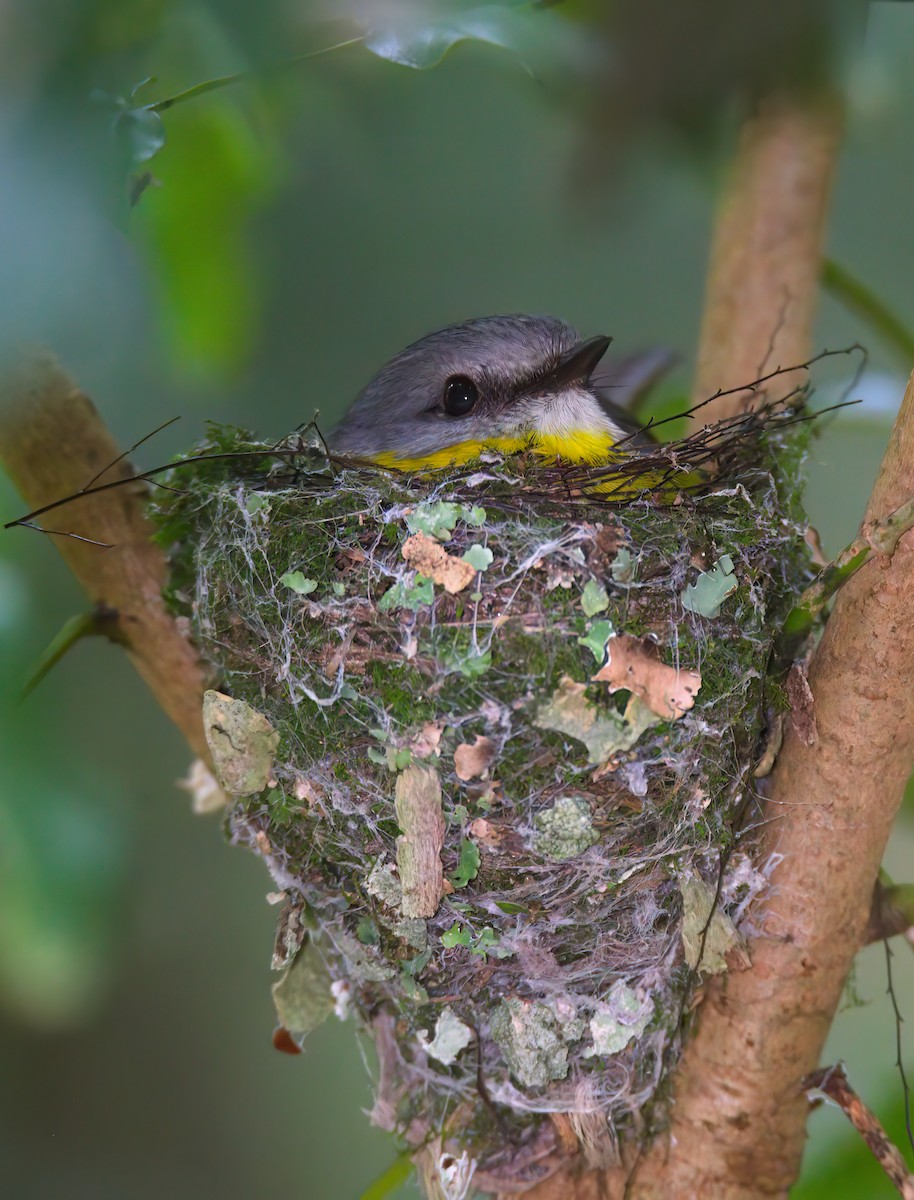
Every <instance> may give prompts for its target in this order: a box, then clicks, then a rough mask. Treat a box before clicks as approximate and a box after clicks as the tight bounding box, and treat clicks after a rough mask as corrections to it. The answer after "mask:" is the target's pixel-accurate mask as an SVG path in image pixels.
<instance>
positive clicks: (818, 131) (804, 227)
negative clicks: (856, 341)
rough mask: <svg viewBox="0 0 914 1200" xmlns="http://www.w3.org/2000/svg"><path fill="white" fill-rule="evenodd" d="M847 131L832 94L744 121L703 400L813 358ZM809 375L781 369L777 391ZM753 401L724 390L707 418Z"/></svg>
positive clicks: (708, 310) (704, 353)
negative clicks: (830, 215) (836, 174)
mask: <svg viewBox="0 0 914 1200" xmlns="http://www.w3.org/2000/svg"><path fill="white" fill-rule="evenodd" d="M840 134H841V113H840V106H839V105H838V102H837V101H836V100H835V99H833V98H831V97H822V98H820V99H819V100H818V101H816V102H814V103H812V102H810V103H808V104H800V103H798V102H797V101H796V100H793V99H790V98H786V97H769V98H768V99H767V100H765V101H764V102H763V103H762V104H761V105H760V106H759V109H758V111H757V113H756V114H755V115H754V116H753V117H752V118H750V119H749V120H747V121H746V122H745V124H744V126H743V130H742V133H741V136H740V143H739V147H738V149H737V153H736V156H735V158H734V162H733V165H732V168H731V171H730V175H729V178H728V180H727V183H726V185H725V187H724V192H723V196H722V199H721V204H720V209H719V212H718V217H717V221H716V224H715V229H714V238H713V244H712V247H711V261H710V266H709V271H708V281H707V291H706V297H705V308H704V317H703V321H702V327H701V337H700V341H699V350H698V367H697V371H696V376H695V386H694V389H693V398H694V400H695V402H696V403H699V402H700V401H702V400H706V399H707V398H708V397H709V396H713V395H715V393H717V392H718V391H720V390H721V389H723V388H733V387H739V386H741V385H742V384H748V383H750V382H751V381H752V380H753V379H757V378H758V377H759V376H760V375H762V374H764V373H766V372H768V371H771V370H773V369H775V368H776V367H789V366H793V365H794V364H797V363H802V362H805V361H806V359H807V358H809V354H810V346H811V344H812V326H813V320H814V318H815V312H816V302H817V298H818V290H819V273H820V269H821V254H822V241H823V236H824V231H825V218H826V213H827V211H828V195H829V191H830V188H831V181H832V174H833V169H834V163H835V159H836V155H837V149H838V143H839V139H840ZM802 381H803V375H802V373H800V372H795V373H789V374H787V375H784V376H781V377H780V378H778V379H777V380H774V381H772V382H771V383H770V384H768V386H767V392H768V396H769V397H772V396H774V395H775V394H776V393H775V389H779V390H780V394H781V395H786V394H787V392H788V391H790V390H791V389H792V388H795V387H797V386H798V384H799V383H801V382H802ZM752 400H753V397H752V394H751V393H750V392H748V391H746V392H736V393H735V394H734V395H730V396H721V397H720V399H719V400H715V401H714V402H712V403H711V404H708V405H707V406H706V407H705V408H703V409H702V410H701V412H700V414H699V415H700V419H701V420H702V421H703V422H706V423H710V422H711V421H717V420H720V419H721V418H722V417H727V416H732V415H734V414H735V413H739V412H743V411H745V410H746V409H747V408H749V407H750V405H751V404H752Z"/></svg>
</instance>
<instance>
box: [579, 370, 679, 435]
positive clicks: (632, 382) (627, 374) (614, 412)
mask: <svg viewBox="0 0 914 1200" xmlns="http://www.w3.org/2000/svg"><path fill="white" fill-rule="evenodd" d="M676 360H677V356H676V355H675V354H674V353H673V352H672V351H671V350H667V349H665V348H664V347H660V346H657V347H655V348H654V349H652V350H645V351H642V352H641V353H639V354H631V355H628V356H627V357H625V358H615V359H613V358H610V359H608V360H607V359H604V360H603V362H602V363H601V364H600V366H599V367H598V368H597V370H596V371H594V373H593V375H591V377H590V386H591V387H592V388H593V391H594V393H595V395H596V397H597V399H598V400H599V401H600V405H601V406H602V408H603V410H604V412H605V413H606V415H607V416H609V417H611V418H612V420H613V421H614V422H615V423H616V424H617V425H618V426H619V427H620V428H621V429H624V430H625V432H626V433H633V434H641V436H640V437H635V438H633V439H632V443H631V444H633V445H636V446H637V445H650V444H651V443H652V442H653V438H651V436H650V435H649V434H647V433H642V430H643V422H642V421H639V420H638V418H637V417H636V416H635V415H634V414H633V412H632V409H633V408H636V407H637V405H638V402H639V401H640V400H642V399H643V398H644V396H645V395H646V394H647V392H649V391H650V389H651V388H652V387H653V386H654V384H655V383H656V382H657V380H658V379H661V378H662V377H663V376H664V375H665V374H666V373H667V371H669V369H670V368H671V367H672V366H673V365H674V364H675V362H676Z"/></svg>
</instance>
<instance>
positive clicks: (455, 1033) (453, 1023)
mask: <svg viewBox="0 0 914 1200" xmlns="http://www.w3.org/2000/svg"><path fill="white" fill-rule="evenodd" d="M472 1040H473V1030H472V1029H470V1027H469V1025H464V1023H463V1021H461V1020H460V1018H459V1017H458V1016H457V1014H456V1013H455V1012H454V1010H453V1009H452V1008H451V1006H450V1005H449V1004H448V1005H445V1007H444V1008H443V1009H442V1010H441V1016H440V1017H439V1018H438V1020H437V1021H436V1023H435V1035H434V1037H432V1038H429V1036H428V1033H426V1031H425V1030H424V1029H420V1030H419V1041H420V1042H421V1043H422V1044H423V1045H424V1047H425V1051H426V1053H427V1054H429V1055H431V1057H432V1058H436V1059H437V1060H438V1062H440V1063H442V1064H443V1065H444V1066H445V1067H449V1066H450V1065H451V1064H452V1063H454V1062H456V1061H457V1056H458V1054H460V1052H461V1051H462V1050H465V1049H466V1048H467V1046H469V1044H470V1042H471V1041H472Z"/></svg>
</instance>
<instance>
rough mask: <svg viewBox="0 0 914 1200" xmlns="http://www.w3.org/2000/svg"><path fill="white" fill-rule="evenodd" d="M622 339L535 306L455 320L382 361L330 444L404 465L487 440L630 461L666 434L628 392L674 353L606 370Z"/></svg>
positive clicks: (473, 454)
mask: <svg viewBox="0 0 914 1200" xmlns="http://www.w3.org/2000/svg"><path fill="white" fill-rule="evenodd" d="M611 340H612V339H611V338H609V337H607V336H605V335H600V336H596V337H589V338H582V337H581V336H580V334H579V333H578V332H577V330H576V329H574V328H573V327H572V326H571V325H569V324H567V323H566V322H564V321H561V320H559V319H558V318H556V317H549V316H531V315H527V314H523V313H514V314H510V315H504V316H489V317H477V318H474V319H472V320H468V321H463V322H460V323H459V324H456V325H449V326H447V327H446V328H444V329H439V330H437V331H436V332H434V333H430V334H427V335H426V336H425V337H422V338H420V339H419V340H418V341H416V342H413V343H412V344H411V345H409V346H407V347H406V349H405V350H402V351H400V353H399V354H396V355H394V357H393V358H391V359H390V360H389V361H388V362H387V363H385V364H384V366H382V367H381V369H380V370H379V371H378V372H377V374H376V375H375V376H374V378H373V379H372V380H371V381H370V383H368V384H367V386H366V387H365V388H363V389H362V391H361V392H360V393H359V394H358V396H357V397H356V399H355V400H354V401H353V403H352V405H351V406H350V408H349V409H348V411H347V412H346V414H345V416H344V417H343V420H342V421H341V422H340V424H339V425H338V426H337V428H336V429H335V430H334V431H333V432H332V433H331V434H330V436H329V438H328V441H329V445H330V448H331V450H332V451H333V452H335V453H336V454H339V455H343V456H347V457H351V458H357V459H363V460H368V461H370V462H372V463H375V464H378V465H379V466H382V467H388V468H393V469H396V470H400V471H418V470H425V469H436V468H447V467H453V466H459V465H462V464H464V463H467V462H470V461H472V460H473V459H476V458H478V457H479V456H480V454H482V453H484V452H487V451H494V452H497V453H500V454H503V455H508V454H515V453H517V452H520V451H528V452H531V453H532V454H534V455H536V456H538V457H540V458H543V459H549V460H552V461H557V462H559V463H578V464H593V465H602V464H611V463H613V462H616V461H619V459H620V458H622V457H625V456H628V455H630V454H634V453H639V452H642V451H644V450H645V449H647V448H649V447H651V446H653V445H656V443H655V442H654V441H653V438H652V437H651V435H650V434H649V433H648V432H647V431H646V430H645V428H644V426H643V425H642V424H641V423H640V422H639V421H637V420H636V419H635V418H634V417H633V416H632V414H631V413H630V412H629V411H627V409H626V403H627V402H630V401H631V400H632V399H633V398H634V397H635V396H637V395H638V394H640V393H641V392H643V391H644V390H645V389H646V388H647V387H648V386H649V385H650V384H651V383H652V382H653V381H654V380H655V379H656V378H657V377H658V376H659V375H660V374H662V373H663V372H664V371H665V370H666V369H667V367H668V366H669V365H670V362H671V359H672V356H671V355H670V353H669V352H668V351H666V350H652V351H647V352H646V353H643V354H639V355H636V356H632V357H630V358H628V359H623V360H620V361H618V362H616V363H615V364H612V365H609V366H607V365H604V366H603V367H601V368H600V370H599V371H598V367H600V364H601V360H603V357H604V355H605V354H606V351H607V349H608V347H609V345H610V342H611ZM610 393H611V394H610Z"/></svg>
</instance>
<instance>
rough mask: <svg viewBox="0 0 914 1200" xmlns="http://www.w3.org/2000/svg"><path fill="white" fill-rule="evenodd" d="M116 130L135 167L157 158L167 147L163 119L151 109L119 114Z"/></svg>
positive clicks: (127, 111)
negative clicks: (165, 146) (164, 147)
mask: <svg viewBox="0 0 914 1200" xmlns="http://www.w3.org/2000/svg"><path fill="white" fill-rule="evenodd" d="M114 128H115V132H116V133H117V135H118V137H119V138H120V139H121V140H122V142H123V144H124V145H125V146H126V147H127V155H128V159H129V161H130V162H131V163H132V164H133V165H134V166H138V165H139V164H140V163H144V162H148V161H149V160H150V159H151V158H155V156H156V155H157V154H158V153H159V151H160V150H161V149H162V147H163V146H164V145H165V137H166V135H165V125H164V123H163V121H162V118H161V117H160V116H159V114H158V113H157V112H152V110H151V109H149V108H129V109H126V110H125V111H124V112H121V113H118V115H117V117H115V120H114Z"/></svg>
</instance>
